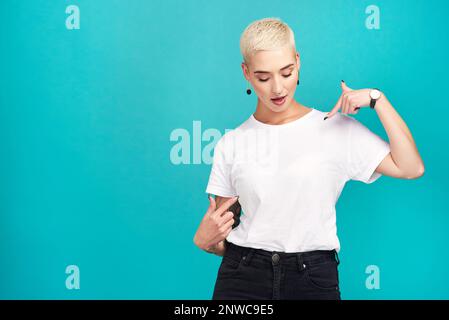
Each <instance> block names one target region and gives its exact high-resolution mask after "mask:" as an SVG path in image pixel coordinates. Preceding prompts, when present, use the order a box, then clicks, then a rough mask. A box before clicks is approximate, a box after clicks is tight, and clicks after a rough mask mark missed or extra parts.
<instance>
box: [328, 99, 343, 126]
mask: <svg viewBox="0 0 449 320" xmlns="http://www.w3.org/2000/svg"><path fill="white" fill-rule="evenodd" d="M342 99H343V94H341V95H340V98H338V101H337V103H336V104H335V106H334V107H333V108H332V110H331V112H329V113H328V114H327V116H326V117H325V118H324V120H326V119H328V118H331V117H333V116H334V114H336V113H337V112H338V109H340V107H341V101H342Z"/></svg>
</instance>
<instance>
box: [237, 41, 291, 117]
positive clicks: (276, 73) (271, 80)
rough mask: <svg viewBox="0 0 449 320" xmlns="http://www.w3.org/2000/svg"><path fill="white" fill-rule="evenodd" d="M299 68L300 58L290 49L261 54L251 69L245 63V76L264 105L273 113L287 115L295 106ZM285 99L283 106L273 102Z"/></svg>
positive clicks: (254, 60)
mask: <svg viewBox="0 0 449 320" xmlns="http://www.w3.org/2000/svg"><path fill="white" fill-rule="evenodd" d="M299 68H300V61H299V54H298V53H296V52H294V51H292V49H291V48H290V47H286V48H283V49H279V50H270V51H258V52H256V53H255V54H254V55H253V56H252V58H251V61H250V62H248V65H246V64H245V63H242V69H243V73H244V76H245V78H246V79H247V80H248V81H249V82H250V83H251V85H252V87H253V88H254V91H255V92H256V95H257V97H258V98H259V100H260V102H262V104H263V105H265V106H266V107H267V108H269V109H270V110H271V111H273V112H283V111H284V110H286V109H288V108H289V106H290V105H291V102H292V101H293V97H294V94H295V90H296V86H297V80H298V71H299ZM284 96H285V99H283V102H282V100H281V101H280V102H281V103H278V104H276V103H275V102H276V100H274V101H273V98H279V97H284Z"/></svg>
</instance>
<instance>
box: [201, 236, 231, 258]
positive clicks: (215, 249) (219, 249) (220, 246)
mask: <svg viewBox="0 0 449 320" xmlns="http://www.w3.org/2000/svg"><path fill="white" fill-rule="evenodd" d="M205 251H206V252H208V253H213V254H215V255H217V256H221V257H222V256H223V255H224V253H225V251H226V246H225V244H224V240H222V241H220V242H218V243H217V244H215V245H212V246H210V247H209V248H206V249H205Z"/></svg>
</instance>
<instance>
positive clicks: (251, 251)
mask: <svg viewBox="0 0 449 320" xmlns="http://www.w3.org/2000/svg"><path fill="white" fill-rule="evenodd" d="M255 250H256V249H254V248H250V249H249V250H248V251H247V252H246V253H244V255H243V257H242V259H243V264H244V265H249V263H250V262H251V258H252V257H253V255H254V251H255Z"/></svg>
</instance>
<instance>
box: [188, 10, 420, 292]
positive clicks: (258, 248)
mask: <svg viewBox="0 0 449 320" xmlns="http://www.w3.org/2000/svg"><path fill="white" fill-rule="evenodd" d="M240 49H241V53H242V55H243V60H244V61H243V62H242V70H243V75H244V77H245V78H246V80H248V82H249V83H251V85H252V87H253V88H254V91H255V94H256V95H257V98H258V99H257V106H256V110H255V112H254V113H253V114H251V115H250V116H249V118H248V119H247V120H246V121H245V122H243V123H242V124H241V125H239V126H238V127H237V128H236V129H234V130H231V131H229V132H227V133H226V134H225V135H223V136H222V137H221V139H220V140H219V141H218V142H217V144H216V146H215V149H214V158H213V165H212V170H211V174H210V177H209V182H208V185H207V188H206V192H207V193H208V194H214V195H215V196H216V197H215V199H214V198H213V197H210V196H209V200H210V206H209V208H208V210H207V212H206V214H205V216H204V218H203V220H202V221H201V224H200V226H199V228H198V230H197V232H196V234H195V237H194V243H195V244H196V245H197V246H198V247H200V248H201V249H203V250H206V251H208V252H213V253H215V254H217V255H219V256H223V259H222V262H221V265H220V268H219V270H218V275H217V279H216V283H215V287H214V292H213V299H340V288H339V279H338V264H339V259H338V252H339V250H340V243H339V240H338V237H337V226H336V212H335V204H336V202H337V200H338V198H339V196H340V193H341V191H342V190H343V187H344V185H345V183H346V182H347V181H349V180H359V181H362V182H364V183H372V182H374V181H375V180H377V179H378V178H379V177H380V176H381V175H387V176H391V177H395V178H402V179H415V178H418V177H420V176H422V175H423V173H424V164H423V161H422V159H421V157H420V155H419V153H418V150H417V148H416V145H415V143H414V140H413V138H412V135H411V133H410V131H409V130H408V128H407V126H406V124H405V123H404V121H403V120H402V118H401V117H400V116H399V114H398V113H397V112H396V111H395V109H394V108H393V106H392V105H391V104H390V102H389V101H388V100H387V98H386V96H385V93H384V92H381V91H380V90H379V89H370V88H369V89H360V90H353V89H351V88H349V87H348V86H347V85H346V84H345V83H344V81H343V80H342V83H341V89H342V94H341V96H340V98H339V99H338V101H337V103H336V105H335V106H334V108H333V109H332V110H330V112H329V113H325V112H323V111H320V110H318V109H315V108H313V107H307V106H305V105H303V104H301V103H299V102H297V101H296V100H295V98H294V94H295V90H296V86H297V85H298V84H299V70H300V66H301V64H300V55H299V53H298V52H297V51H296V46H295V41H294V34H293V31H292V30H291V29H290V28H289V26H288V25H287V24H285V23H284V22H282V21H280V20H279V19H277V18H266V19H261V20H258V21H255V22H253V23H252V24H250V25H249V26H248V27H247V28H246V29H245V31H244V32H243V34H242V36H241V40H240ZM247 93H248V94H251V90H250V89H249V88H248V90H247ZM363 107H368V108H369V110H371V112H374V113H376V114H377V115H378V117H379V119H380V121H381V122H382V124H383V126H384V128H385V130H386V132H387V135H388V138H389V143H387V142H386V141H384V140H383V139H381V138H380V137H379V136H378V135H376V134H374V133H373V132H372V131H370V130H369V129H368V128H367V127H365V126H364V125H363V124H361V123H360V122H359V121H357V120H355V119H354V118H353V117H350V116H348V115H349V114H357V112H358V111H359V109H360V108H363ZM339 110H341V113H338V111H339ZM237 197H238V202H236V201H237ZM240 206H241V209H242V211H243V214H242V215H241V216H240V214H239V213H240V212H239V211H240ZM238 218H239V219H240V221H237V219H238ZM237 222H239V223H237Z"/></svg>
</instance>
